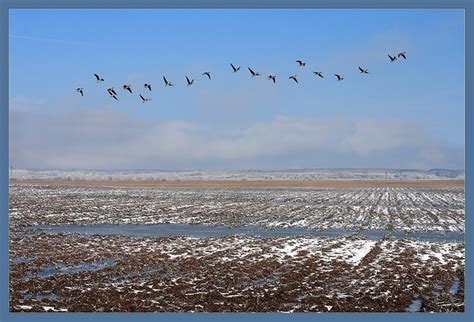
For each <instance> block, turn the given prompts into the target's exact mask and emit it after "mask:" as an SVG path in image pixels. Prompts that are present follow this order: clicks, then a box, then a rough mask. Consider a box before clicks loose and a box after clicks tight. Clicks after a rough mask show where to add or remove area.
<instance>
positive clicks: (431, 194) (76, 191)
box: [10, 182, 465, 312]
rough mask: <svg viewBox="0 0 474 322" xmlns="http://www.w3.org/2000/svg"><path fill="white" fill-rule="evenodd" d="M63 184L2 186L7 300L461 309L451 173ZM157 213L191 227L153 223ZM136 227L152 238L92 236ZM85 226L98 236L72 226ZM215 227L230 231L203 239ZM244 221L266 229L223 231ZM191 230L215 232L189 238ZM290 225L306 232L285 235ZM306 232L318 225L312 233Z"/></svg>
mask: <svg viewBox="0 0 474 322" xmlns="http://www.w3.org/2000/svg"><path fill="white" fill-rule="evenodd" d="M68 184H69V182H68ZM68 184H61V183H58V182H56V183H53V184H44V183H43V184H37V183H36V184H31V183H29V184H25V182H23V183H12V184H11V185H10V231H11V235H10V310H11V311H25V312H33V311H34V312H44V311H57V312H61V311H68V312H75V311H77V312H79V311H82V312H84V311H86V312H102V311H105V312H112V311H119V312H201V311H205V312H275V311H281V312H387V311H388V312H418V311H421V312H446V311H457V312H459V311H464V243H463V238H459V236H463V233H464V216H465V212H464V204H465V197H464V189H463V188H462V185H460V184H458V185H455V184H451V185H448V187H443V186H442V185H439V184H437V185H435V186H433V183H431V185H428V186H415V187H410V186H409V185H407V186H401V187H393V186H383V185H379V186H371V185H368V187H363V186H362V187H361V186H355V187H354V186H351V185H348V186H344V185H342V187H339V188H337V187H298V186H296V187H295V186H293V187H291V188H283V187H269V188H268V187H267V188H261V187H259V188H255V187H248V186H243V187H238V188H232V189H228V188H209V187H202V186H201V187H199V188H196V187H179V188H170V187H136V186H135V187H130V186H125V187H124V186H120V185H119V184H118V183H117V182H115V183H114V186H106V184H105V185H102V186H98V185H89V186H88V184H87V182H85V183H84V182H82V183H81V184H76V185H68ZM346 184H347V183H346ZM359 185H360V183H359ZM161 224H180V225H181V226H180V227H184V226H186V227H189V230H187V231H183V236H180V234H179V233H178V234H174V235H172V236H163V235H159V234H154V232H153V230H154V229H159V228H157V227H161V226H160V225H161ZM119 225H120V226H119ZM140 225H141V226H145V227H151V228H150V230H151V231H150V232H149V235H147V236H138V235H134V234H131V235H126V234H116V233H113V234H105V233H100V227H106V226H112V227H114V226H117V227H129V226H140ZM87 226H91V227H92V226H94V227H95V228H94V229H95V230H94V233H89V234H79V233H75V232H74V230H73V229H72V228H73V227H75V228H78V227H79V228H81V227H82V228H83V227H87ZM214 226H217V227H228V229H229V235H227V236H217V235H216V236H212V231H213V230H212V229H213V227H214ZM248 226H252V227H257V228H258V229H262V231H264V230H265V229H267V230H272V231H275V235H274V236H270V237H268V236H267V237H262V236H254V235H248V234H247V235H246V234H244V235H242V234H241V235H234V234H232V232H233V230H232V229H233V228H236V227H248ZM54 227H59V228H61V229H62V230H61V231H55V230H54V229H53V228H54ZM68 227H70V228H71V230H70V231H68ZM97 227H99V228H97ZM193 227H195V228H196V230H197V228H198V227H208V229H210V230H209V231H210V232H211V236H208V237H200V238H199V237H196V236H194V235H193V233H192V229H193ZM82 228H81V229H82ZM97 229H99V230H97ZM292 229H300V230H299V231H302V233H301V234H299V235H298V236H290V237H288V236H287V235H284V234H285V232H287V231H291V230H292ZM305 230H307V231H308V234H306V233H305V232H304V231H305ZM314 231H317V232H321V233H322V235H321V236H316V237H315V236H309V232H314ZM325 231H327V232H331V233H332V234H333V235H331V236H326V235H324V234H323V233H324V232H325ZM373 231H377V232H378V235H377V236H376V237H373V235H371V232H373ZM397 232H405V233H406V235H404V237H403V238H395V237H393V236H392V235H391V234H393V233H397ZM279 233H281V234H282V235H281V236H278V234H279ZM421 233H423V234H424V235H423V236H424V237H423V238H420V236H421V235H420V234H421ZM445 233H446V234H448V235H447V236H448V237H446V238H445V239H444V240H441V239H436V238H434V237H433V238H431V237H430V236H431V235H430V234H433V236H434V234H438V235H439V234H445ZM449 233H454V234H457V235H456V236H458V237H457V238H454V239H453V240H449V236H450V235H449ZM284 236H286V237H284Z"/></svg>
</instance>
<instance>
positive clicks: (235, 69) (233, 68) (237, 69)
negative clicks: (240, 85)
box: [230, 64, 240, 73]
mask: <svg viewBox="0 0 474 322" xmlns="http://www.w3.org/2000/svg"><path fill="white" fill-rule="evenodd" d="M230 66H231V67H232V70H233V71H234V73H237V72H238V71H239V70H240V66H239V67H235V66H234V65H232V64H230Z"/></svg>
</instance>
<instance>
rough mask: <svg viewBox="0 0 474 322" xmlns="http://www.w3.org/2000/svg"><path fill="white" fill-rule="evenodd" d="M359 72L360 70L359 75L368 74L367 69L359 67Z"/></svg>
mask: <svg viewBox="0 0 474 322" xmlns="http://www.w3.org/2000/svg"><path fill="white" fill-rule="evenodd" d="M359 70H360V73H361V74H368V73H369V70H368V69H363V68H360V66H359Z"/></svg>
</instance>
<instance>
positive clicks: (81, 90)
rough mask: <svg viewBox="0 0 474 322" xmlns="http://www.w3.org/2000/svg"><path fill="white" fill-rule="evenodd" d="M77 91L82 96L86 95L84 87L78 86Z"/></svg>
mask: <svg viewBox="0 0 474 322" xmlns="http://www.w3.org/2000/svg"><path fill="white" fill-rule="evenodd" d="M76 92H79V93H81V96H84V90H83V89H82V87H78V88H76Z"/></svg>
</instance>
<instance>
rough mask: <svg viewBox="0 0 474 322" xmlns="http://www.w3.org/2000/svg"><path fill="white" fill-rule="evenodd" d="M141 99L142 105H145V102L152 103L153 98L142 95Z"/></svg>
mask: <svg viewBox="0 0 474 322" xmlns="http://www.w3.org/2000/svg"><path fill="white" fill-rule="evenodd" d="M140 98H141V99H142V103H145V102H148V101H151V98H147V97H143V95H142V94H140Z"/></svg>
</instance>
